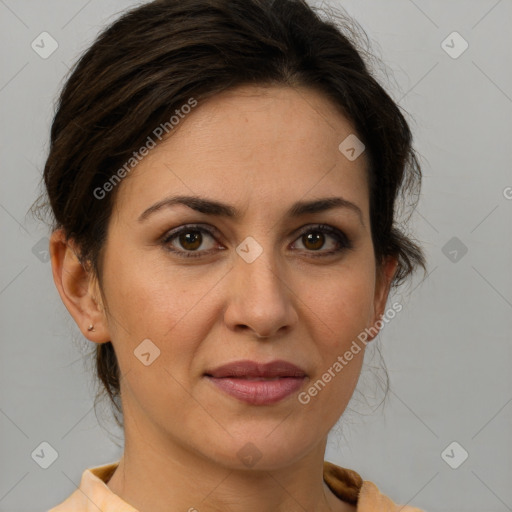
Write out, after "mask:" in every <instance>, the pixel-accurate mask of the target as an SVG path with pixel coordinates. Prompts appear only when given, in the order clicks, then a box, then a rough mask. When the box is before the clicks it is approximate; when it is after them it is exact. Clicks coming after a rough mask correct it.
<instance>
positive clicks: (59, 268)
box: [50, 229, 110, 343]
mask: <svg viewBox="0 0 512 512" xmlns="http://www.w3.org/2000/svg"><path fill="white" fill-rule="evenodd" d="M50 258H51V264H52V273H53V280H54V282H55V286H56V287H57V290H58V292H59V295H60V297H61V299H62V302H63V303H64V305H65V306H66V308H67V310H68V311H69V313H70V314H71V316H72V317H73V318H74V320H75V322H76V324H77V325H78V327H79V329H80V330H81V331H82V334H83V335H84V336H85V337H86V338H87V339H89V340H90V341H94V342H96V343H104V342H107V341H110V336H109V333H108V329H107V323H106V318H105V315H104V309H103V306H102V304H101V300H99V299H98V298H97V295H98V294H97V293H95V291H96V289H97V286H96V282H95V279H94V277H93V276H92V274H91V272H89V271H87V270H86V269H85V268H84V266H83V265H82V263H81V262H80V260H79V259H78V257H77V253H76V251H75V248H74V246H73V243H72V241H66V239H65V235H64V232H63V230H62V229H58V230H56V231H54V232H53V233H52V235H51V237H50ZM91 325H93V326H94V330H92V329H91V330H89V327H90V326H91Z"/></svg>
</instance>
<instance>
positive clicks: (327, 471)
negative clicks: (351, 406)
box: [48, 461, 423, 512]
mask: <svg viewBox="0 0 512 512" xmlns="http://www.w3.org/2000/svg"><path fill="white" fill-rule="evenodd" d="M118 465H119V461H118V462H112V463H110V464H106V465H104V466H96V467H93V468H89V469H86V470H85V471H84V472H83V473H82V480H81V482H80V486H79V488H78V489H76V490H75V491H74V492H73V493H72V494H71V495H70V496H69V497H68V498H67V499H65V500H64V501H63V502H62V503H60V504H59V505H57V506H56V507H54V508H52V509H50V510H49V511H48V512H98V511H99V510H101V511H103V512H138V511H137V510H136V509H135V508H133V507H132V506H131V505H129V504H128V503H126V502H125V501H123V500H122V499H121V498H120V497H119V496H118V495H117V494H114V493H113V492H112V491H111V490H110V488H109V487H108V486H107V485H106V482H108V481H109V479H110V477H111V476H112V475H113V474H114V471H115V470H116V468H117V466H118ZM324 481H325V483H326V484H327V485H328V486H329V488H330V489H331V490H332V492H333V493H334V494H335V495H336V496H338V498H340V499H341V500H343V501H346V502H347V503H350V504H351V505H357V511H358V512H423V511H422V510H420V509H419V508H414V507H409V506H399V505H397V504H396V503H394V502H393V501H391V499H390V498H388V497H387V496H385V495H384V494H382V493H381V492H380V491H379V489H378V488H377V486H376V485H375V484H374V483H372V482H370V481H368V480H363V479H362V478H361V476H360V475H359V474H358V473H356V472H355V471H353V470H352V469H345V468H342V467H339V466H336V465H335V464H333V463H331V462H327V461H324Z"/></svg>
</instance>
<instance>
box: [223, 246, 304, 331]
mask: <svg viewBox="0 0 512 512" xmlns="http://www.w3.org/2000/svg"><path fill="white" fill-rule="evenodd" d="M229 279H230V282H229V285H228V289H229V292H228V293H229V295H228V305H227V308H226V310H225V313H224V320H225V322H226V325H227V326H228V327H229V328H230V329H231V330H233V331H237V332H243V331H250V333H251V334H252V335H253V336H254V337H256V338H257V339H267V338H273V337H276V336H278V335H279V336H280V335H282V334H284V333H285V332H288V331H289V330H290V329H292V328H293V326H294V325H295V324H296V323H297V320H298V315H297V311H296V307H295V302H296V295H295V294H294V292H293V289H292V286H291V283H290V282H289V280H290V278H289V277H288V275H287V274H286V272H285V270H284V269H283V268H282V266H279V265H278V263H277V262H276V261H275V258H274V257H273V255H272V253H271V251H263V253H262V254H260V255H259V256H258V257H257V258H256V259H255V260H254V261H252V262H251V263H248V262H247V261H246V260H244V259H243V258H242V257H237V258H236V260H235V264H234V267H233V269H232V270H231V272H230V274H229ZM287 281H288V282H287Z"/></svg>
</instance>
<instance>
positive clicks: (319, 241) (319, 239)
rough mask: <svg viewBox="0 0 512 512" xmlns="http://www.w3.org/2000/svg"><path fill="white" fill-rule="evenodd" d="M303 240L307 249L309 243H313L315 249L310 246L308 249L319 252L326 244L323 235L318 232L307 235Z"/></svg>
mask: <svg viewBox="0 0 512 512" xmlns="http://www.w3.org/2000/svg"><path fill="white" fill-rule="evenodd" d="M302 238H303V240H305V243H304V245H305V247H308V243H310V242H312V243H313V247H311V246H310V247H308V249H313V250H318V249H320V248H321V247H322V245H323V244H324V235H323V233H319V232H317V231H314V232H312V233H308V234H307V235H304V236H303V237H302ZM315 239H316V240H315Z"/></svg>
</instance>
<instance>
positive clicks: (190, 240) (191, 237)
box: [178, 231, 203, 251]
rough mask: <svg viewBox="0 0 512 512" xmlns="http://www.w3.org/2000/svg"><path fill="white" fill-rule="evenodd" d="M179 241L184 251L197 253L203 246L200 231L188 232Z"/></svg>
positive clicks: (179, 237)
mask: <svg viewBox="0 0 512 512" xmlns="http://www.w3.org/2000/svg"><path fill="white" fill-rule="evenodd" d="M178 240H179V242H180V244H181V246H182V247H183V248H184V249H187V250H190V251H195V250H196V249H198V248H199V247H200V246H201V242H202V241H203V236H202V234H201V233H200V232H199V231H187V232H184V233H182V234H181V235H179V236H178Z"/></svg>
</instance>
